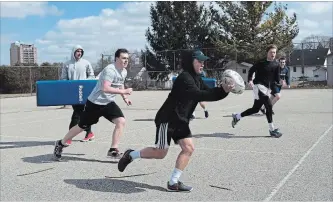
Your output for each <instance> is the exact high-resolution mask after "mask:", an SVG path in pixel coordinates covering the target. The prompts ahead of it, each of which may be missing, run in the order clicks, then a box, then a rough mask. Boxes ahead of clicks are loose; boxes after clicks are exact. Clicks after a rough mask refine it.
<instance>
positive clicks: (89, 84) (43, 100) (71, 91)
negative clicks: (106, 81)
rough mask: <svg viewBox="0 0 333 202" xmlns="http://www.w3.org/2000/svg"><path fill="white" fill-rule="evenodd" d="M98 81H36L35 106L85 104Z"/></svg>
mask: <svg viewBox="0 0 333 202" xmlns="http://www.w3.org/2000/svg"><path fill="white" fill-rule="evenodd" d="M97 81H98V80H52V81H37V82H36V86H37V93H36V99H37V106H59V105H75V104H85V103H86V101H87V98H88V96H89V95H90V93H91V91H92V90H93V89H94V87H95V85H96V83H97Z"/></svg>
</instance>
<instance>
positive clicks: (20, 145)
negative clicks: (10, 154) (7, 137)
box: [0, 141, 54, 149]
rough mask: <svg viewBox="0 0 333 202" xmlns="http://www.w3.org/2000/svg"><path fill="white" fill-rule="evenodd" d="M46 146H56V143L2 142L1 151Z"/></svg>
mask: <svg viewBox="0 0 333 202" xmlns="http://www.w3.org/2000/svg"><path fill="white" fill-rule="evenodd" d="M45 145H54V141H18V142H0V149H13V148H23V147H38V146H45Z"/></svg>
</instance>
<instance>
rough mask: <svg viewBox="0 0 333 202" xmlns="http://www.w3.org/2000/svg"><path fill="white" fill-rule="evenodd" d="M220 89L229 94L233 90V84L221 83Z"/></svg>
mask: <svg viewBox="0 0 333 202" xmlns="http://www.w3.org/2000/svg"><path fill="white" fill-rule="evenodd" d="M221 87H222V88H223V90H224V91H225V92H226V93H229V92H230V91H232V90H233V89H234V88H235V84H234V83H231V84H229V83H224V82H223V83H222V84H221Z"/></svg>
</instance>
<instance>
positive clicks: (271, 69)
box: [248, 59, 280, 88]
mask: <svg viewBox="0 0 333 202" xmlns="http://www.w3.org/2000/svg"><path fill="white" fill-rule="evenodd" d="M253 73H255V78H254V80H253V83H254V84H262V85H264V86H266V87H267V88H271V87H272V86H274V85H279V83H280V65H279V63H278V62H277V61H276V60H273V61H268V60H266V59H265V60H261V61H259V62H257V63H256V64H254V65H253V66H252V67H251V68H250V70H249V74H248V81H251V80H252V76H253Z"/></svg>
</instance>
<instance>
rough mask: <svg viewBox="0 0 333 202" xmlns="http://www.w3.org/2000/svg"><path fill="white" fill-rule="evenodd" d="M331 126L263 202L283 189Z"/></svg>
mask: <svg viewBox="0 0 333 202" xmlns="http://www.w3.org/2000/svg"><path fill="white" fill-rule="evenodd" d="M332 127H333V125H331V126H330V127H329V128H328V129H327V130H326V131H325V132H324V133H323V134H322V135H321V136H320V137H319V138H318V140H317V141H316V142H315V143H314V144H313V145H312V147H311V148H310V149H309V150H308V151H307V152H306V153H305V154H304V155H303V157H302V158H301V159H300V160H299V161H298V162H297V164H296V165H295V166H294V168H293V169H291V170H290V171H289V173H288V174H287V175H286V176H285V177H284V178H283V179H282V180H281V182H280V183H279V184H278V185H277V186H276V187H275V188H274V189H273V191H272V192H271V193H270V194H269V195H268V197H267V198H266V199H265V200H264V201H270V200H271V199H272V198H273V197H274V196H275V194H276V193H277V192H278V191H279V190H280V189H281V188H282V187H283V185H284V184H285V183H286V182H287V180H288V179H289V178H290V176H291V175H292V174H293V173H294V172H295V171H296V170H297V168H298V167H299V166H300V165H301V164H302V163H303V162H304V160H305V159H306V158H307V157H308V156H309V154H310V153H311V152H312V150H313V149H314V148H315V147H316V146H317V145H318V144H319V142H320V141H321V140H322V139H323V138H324V137H325V136H326V135H327V134H329V132H330V130H331V129H332Z"/></svg>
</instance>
